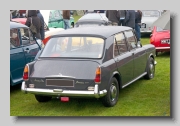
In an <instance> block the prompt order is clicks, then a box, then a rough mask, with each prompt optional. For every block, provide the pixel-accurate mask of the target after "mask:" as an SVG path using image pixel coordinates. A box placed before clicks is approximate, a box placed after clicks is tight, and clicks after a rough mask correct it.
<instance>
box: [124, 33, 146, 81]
mask: <svg viewBox="0 0 180 126" xmlns="http://www.w3.org/2000/svg"><path fill="white" fill-rule="evenodd" d="M124 33H125V36H126V38H127V42H128V48H129V51H130V53H131V54H132V56H133V59H134V63H133V69H132V71H133V73H134V75H133V76H134V78H136V77H138V76H140V75H142V74H143V73H144V72H145V68H146V63H147V58H146V49H144V48H143V47H137V39H136V37H135V34H134V32H133V31H132V30H129V31H125V32H124Z"/></svg>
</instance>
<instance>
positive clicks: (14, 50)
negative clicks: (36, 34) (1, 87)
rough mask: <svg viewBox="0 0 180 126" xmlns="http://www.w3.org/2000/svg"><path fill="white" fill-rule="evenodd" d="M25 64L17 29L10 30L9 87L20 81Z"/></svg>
mask: <svg viewBox="0 0 180 126" xmlns="http://www.w3.org/2000/svg"><path fill="white" fill-rule="evenodd" d="M25 64H26V62H25V56H24V51H23V48H22V47H21V45H20V37H19V32H18V29H10V74H11V75H10V76H11V79H12V83H11V85H14V84H15V83H18V82H20V81H22V75H23V70H24V66H25Z"/></svg>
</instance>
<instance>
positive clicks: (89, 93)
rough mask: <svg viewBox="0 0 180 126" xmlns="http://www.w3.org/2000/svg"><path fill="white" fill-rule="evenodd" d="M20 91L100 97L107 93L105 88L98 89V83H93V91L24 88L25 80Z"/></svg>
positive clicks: (51, 94) (48, 94)
mask: <svg viewBox="0 0 180 126" xmlns="http://www.w3.org/2000/svg"><path fill="white" fill-rule="evenodd" d="M21 91H23V92H24V93H31V94H40V95H47V96H80V97H95V98H100V97H103V96H104V95H106V94H107V90H102V91H99V87H98V84H96V85H95V88H94V91H77V90H63V89H40V88H26V84H25V81H23V82H22V85H21Z"/></svg>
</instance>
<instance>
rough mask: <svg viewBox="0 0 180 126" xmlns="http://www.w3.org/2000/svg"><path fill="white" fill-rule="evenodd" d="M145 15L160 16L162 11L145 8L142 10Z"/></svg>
mask: <svg viewBox="0 0 180 126" xmlns="http://www.w3.org/2000/svg"><path fill="white" fill-rule="evenodd" d="M142 14H143V17H159V16H160V12H159V11H157V10H143V11H142Z"/></svg>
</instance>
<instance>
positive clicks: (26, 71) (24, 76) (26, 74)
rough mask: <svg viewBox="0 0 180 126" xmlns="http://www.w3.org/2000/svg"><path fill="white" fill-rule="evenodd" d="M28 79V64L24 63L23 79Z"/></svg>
mask: <svg viewBox="0 0 180 126" xmlns="http://www.w3.org/2000/svg"><path fill="white" fill-rule="evenodd" d="M28 79H29V66H28V65H26V66H25V67H24V72H23V80H24V81H27V80H28Z"/></svg>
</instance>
